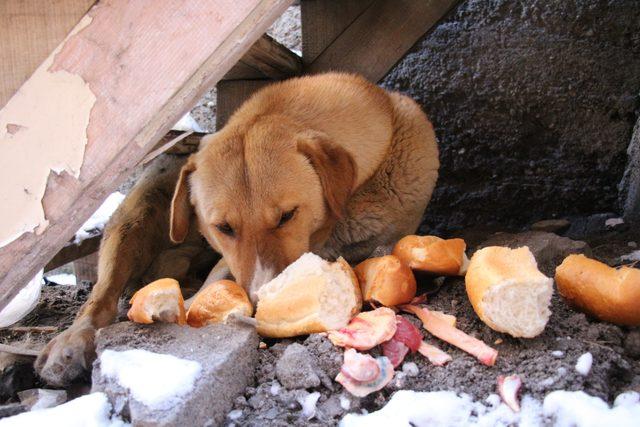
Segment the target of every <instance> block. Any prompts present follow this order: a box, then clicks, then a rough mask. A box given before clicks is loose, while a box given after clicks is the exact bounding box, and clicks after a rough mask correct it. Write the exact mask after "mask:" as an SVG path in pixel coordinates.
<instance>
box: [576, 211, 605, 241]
mask: <svg viewBox="0 0 640 427" xmlns="http://www.w3.org/2000/svg"><path fill="white" fill-rule="evenodd" d="M615 217H616V215H615V214H613V213H598V214H593V215H589V216H587V217H579V218H573V219H572V221H571V226H570V227H569V229H568V230H567V232H566V233H565V236H567V237H569V238H571V239H584V238H585V237H586V236H593V235H599V234H602V233H604V232H606V231H607V227H606V225H605V224H606V222H607V220H608V219H611V218H615Z"/></svg>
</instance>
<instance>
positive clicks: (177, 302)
mask: <svg viewBox="0 0 640 427" xmlns="http://www.w3.org/2000/svg"><path fill="white" fill-rule="evenodd" d="M129 304H131V308H130V309H129V312H128V313H127V317H128V318H129V320H131V321H132V322H136V323H154V322H165V323H177V324H179V325H184V324H186V323H187V322H186V316H185V311H184V299H183V298H182V292H180V284H179V283H178V282H177V281H176V280H174V279H160V280H156V281H155V282H151V283H149V284H148V285H147V286H145V287H143V288H142V289H140V290H138V291H137V292H136V293H135V294H133V297H131V301H129Z"/></svg>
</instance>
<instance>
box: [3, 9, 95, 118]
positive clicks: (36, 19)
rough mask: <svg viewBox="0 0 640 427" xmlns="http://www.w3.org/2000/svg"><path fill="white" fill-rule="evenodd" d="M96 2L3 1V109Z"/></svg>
mask: <svg viewBox="0 0 640 427" xmlns="http://www.w3.org/2000/svg"><path fill="white" fill-rule="evenodd" d="M94 1H95V0H47V1H43V0H2V1H0V40H2V43H0V58H2V61H0V76H1V77H0V108H1V107H2V106H4V105H5V104H6V103H7V101H8V100H9V98H11V97H12V96H13V94H14V93H16V90H18V88H19V87H20V86H21V85H22V84H23V83H24V82H25V81H26V80H27V79H28V78H29V76H30V75H31V74H32V73H33V72H34V71H35V69H36V68H37V67H38V65H40V63H41V62H42V61H44V59H45V58H46V57H47V56H48V55H49V53H50V52H51V51H52V50H53V48H55V47H56V46H57V45H58V44H60V42H61V41H62V40H63V39H64V38H65V36H66V35H67V33H68V32H69V31H70V30H71V29H72V28H73V27H74V25H76V24H77V23H78V21H79V20H80V18H82V16H83V15H84V14H85V13H87V11H88V10H89V8H90V7H91V6H92V5H93V3H94Z"/></svg>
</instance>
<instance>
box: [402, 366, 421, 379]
mask: <svg viewBox="0 0 640 427" xmlns="http://www.w3.org/2000/svg"><path fill="white" fill-rule="evenodd" d="M402 372H404V373H405V374H407V375H408V376H410V377H415V376H417V375H418V374H419V373H420V371H419V370H418V365H416V364H415V363H414V362H405V363H404V364H403V365H402Z"/></svg>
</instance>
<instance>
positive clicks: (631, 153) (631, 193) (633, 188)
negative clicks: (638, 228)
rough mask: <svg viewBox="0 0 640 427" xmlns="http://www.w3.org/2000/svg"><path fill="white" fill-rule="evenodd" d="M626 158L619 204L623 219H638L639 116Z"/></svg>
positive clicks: (639, 174)
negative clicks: (622, 210)
mask: <svg viewBox="0 0 640 427" xmlns="http://www.w3.org/2000/svg"><path fill="white" fill-rule="evenodd" d="M627 158H628V160H627V168H626V169H625V171H624V175H623V176H622V180H621V181H620V185H619V186H618V189H619V190H620V204H621V205H622V207H623V209H624V217H625V219H627V220H632V221H640V117H639V118H638V120H637V121H636V125H635V127H634V129H633V136H632V137H631V142H630V143H629V147H628V148H627Z"/></svg>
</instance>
